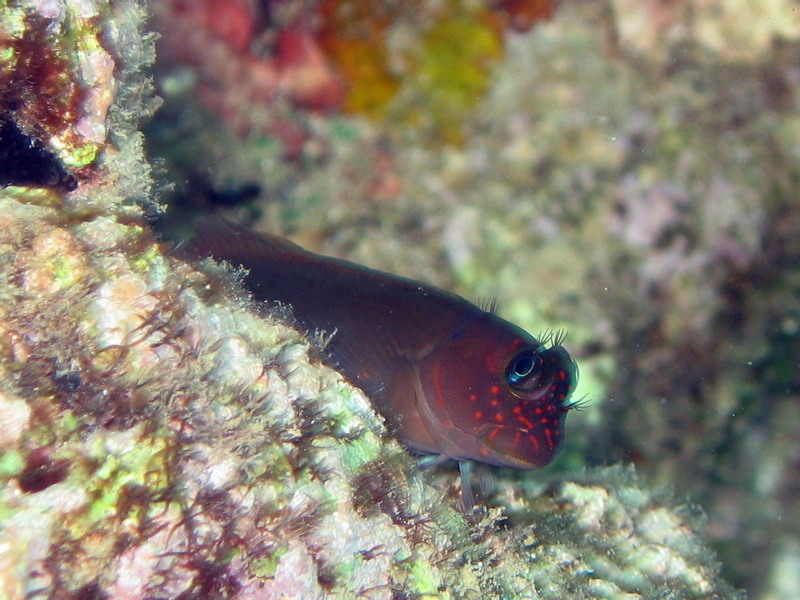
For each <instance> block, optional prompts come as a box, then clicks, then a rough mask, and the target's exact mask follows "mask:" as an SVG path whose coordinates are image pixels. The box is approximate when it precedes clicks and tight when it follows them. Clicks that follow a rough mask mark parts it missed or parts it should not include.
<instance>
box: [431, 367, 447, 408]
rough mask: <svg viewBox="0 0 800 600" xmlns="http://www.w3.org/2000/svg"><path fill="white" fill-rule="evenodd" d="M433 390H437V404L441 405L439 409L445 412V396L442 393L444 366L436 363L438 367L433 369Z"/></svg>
mask: <svg viewBox="0 0 800 600" xmlns="http://www.w3.org/2000/svg"><path fill="white" fill-rule="evenodd" d="M433 388H434V389H435V390H436V404H438V405H439V408H441V409H442V410H444V409H445V406H444V394H443V393H442V365H441V364H440V363H436V366H435V367H434V369H433Z"/></svg>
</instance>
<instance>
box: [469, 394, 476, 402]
mask: <svg viewBox="0 0 800 600" xmlns="http://www.w3.org/2000/svg"><path fill="white" fill-rule="evenodd" d="M469 399H470V400H472V401H473V402H475V401H476V400H477V399H478V395H477V394H470V395H469Z"/></svg>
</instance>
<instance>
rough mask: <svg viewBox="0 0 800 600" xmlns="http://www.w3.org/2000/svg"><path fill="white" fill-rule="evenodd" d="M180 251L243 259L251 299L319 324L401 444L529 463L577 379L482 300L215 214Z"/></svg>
mask: <svg viewBox="0 0 800 600" xmlns="http://www.w3.org/2000/svg"><path fill="white" fill-rule="evenodd" d="M188 250H189V251H190V253H191V254H193V255H195V256H198V257H204V256H211V257H213V258H215V259H218V260H222V261H225V262H228V263H230V264H231V265H236V266H241V267H243V268H244V269H245V270H246V275H245V277H244V285H245V287H246V288H247V289H249V291H250V292H251V293H252V295H253V297H254V298H255V299H257V300H261V301H269V302H278V303H280V304H283V305H289V306H291V308H292V313H293V318H294V319H295V321H296V322H297V323H298V324H299V325H300V326H301V327H302V328H304V329H305V330H306V331H307V332H314V331H321V332H327V333H328V334H330V340H329V341H328V342H327V344H326V346H325V348H324V354H325V359H326V360H327V361H328V362H329V364H331V366H333V367H334V368H336V369H337V370H339V371H340V372H341V373H342V374H343V375H344V376H345V377H346V378H347V379H348V380H349V381H350V382H351V383H352V384H353V385H355V386H357V387H359V388H361V389H362V390H363V391H364V392H365V393H366V395H367V396H368V397H369V398H370V399H371V401H372V402H373V404H374V406H375V408H376V409H377V411H378V412H379V413H380V414H381V415H383V417H384V418H385V419H386V421H387V422H388V424H389V427H390V429H391V430H392V431H393V432H395V434H396V435H397V437H398V438H399V439H400V441H401V442H403V443H404V444H405V445H406V446H407V447H408V448H409V449H411V450H412V451H415V452H417V453H421V454H433V455H440V457H444V458H450V459H454V460H456V461H459V464H461V465H463V464H465V463H466V462H468V461H477V462H479V463H486V464H489V465H494V466H500V467H513V468H516V469H535V468H540V467H543V466H546V465H547V464H548V463H550V462H551V460H552V459H553V457H554V456H555V454H556V452H557V451H558V449H559V447H560V446H561V444H562V441H563V438H564V422H565V417H566V414H567V412H568V411H569V410H570V409H572V408H574V407H575V406H576V404H577V403H574V402H570V397H571V395H572V393H573V391H574V390H575V386H576V384H577V380H578V367H577V364H576V362H575V361H574V359H573V358H572V356H571V355H570V354H569V352H568V351H567V350H566V349H565V348H564V347H563V345H562V342H563V335H548V336H542V339H537V338H535V337H534V336H532V335H530V334H529V333H528V332H526V331H525V330H523V329H522V328H520V327H518V326H517V325H514V324H513V323H510V322H509V321H506V320H505V319H503V318H501V317H500V316H498V314H497V313H496V310H494V307H493V306H485V307H480V306H478V305H476V304H473V303H471V302H469V301H468V300H466V299H464V298H462V297H461V296H458V295H456V294H454V293H451V292H447V291H445V290H442V289H439V288H437V287H434V286H433V285H429V284H426V283H422V282H420V281H415V280H413V279H409V278H406V277H401V276H398V275H393V274H390V273H386V272H383V271H379V270H376V269H372V268H369V267H366V266H362V265H359V264H356V263H353V262H350V261H347V260H343V259H340V258H334V257H329V256H324V255H320V254H316V253H313V252H310V251H308V250H305V249H303V248H301V247H300V246H298V245H297V244H295V243H293V242H291V241H289V240H287V239H285V238H282V237H280V236H277V235H272V234H268V233H258V232H255V231H253V230H251V229H248V228H246V227H244V226H242V225H238V224H235V223H232V222H228V221H224V220H218V219H214V220H213V221H211V222H206V223H204V224H203V225H201V226H200V227H199V228H197V230H196V232H195V234H194V236H193V238H192V239H191V240H190V242H189V245H188ZM470 464H471V463H470ZM463 476H464V471H462V478H463Z"/></svg>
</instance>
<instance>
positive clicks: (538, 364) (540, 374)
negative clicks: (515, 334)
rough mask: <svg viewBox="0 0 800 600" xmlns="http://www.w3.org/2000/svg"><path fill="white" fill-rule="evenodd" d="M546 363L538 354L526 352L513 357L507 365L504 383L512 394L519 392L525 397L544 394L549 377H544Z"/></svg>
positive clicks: (548, 383)
mask: <svg viewBox="0 0 800 600" xmlns="http://www.w3.org/2000/svg"><path fill="white" fill-rule="evenodd" d="M545 365H546V363H545V362H544V361H543V360H542V357H541V355H539V353H538V352H535V351H531V350H527V351H525V352H522V353H521V354H518V355H517V356H515V357H514V358H513V359H512V360H511V362H509V363H508V368H507V369H506V381H507V382H508V386H509V387H510V388H511V390H512V392H521V393H523V394H525V395H526V396H527V395H529V394H536V393H537V392H544V391H545V390H546V389H547V388H548V386H549V385H550V379H551V378H550V377H547V376H546V371H547V370H548V369H546V368H545Z"/></svg>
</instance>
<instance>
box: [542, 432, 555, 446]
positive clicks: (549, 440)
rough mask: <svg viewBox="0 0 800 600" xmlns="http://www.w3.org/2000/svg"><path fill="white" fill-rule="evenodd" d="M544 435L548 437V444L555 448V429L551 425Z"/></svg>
mask: <svg viewBox="0 0 800 600" xmlns="http://www.w3.org/2000/svg"><path fill="white" fill-rule="evenodd" d="M544 436H545V437H546V438H547V446H548V447H550V448H553V446H555V444H554V443H553V430H552V429H550V428H549V427H548V428H546V429H545V430H544Z"/></svg>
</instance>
